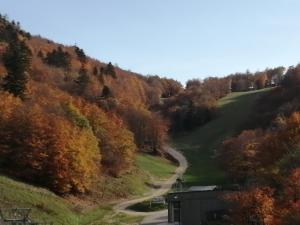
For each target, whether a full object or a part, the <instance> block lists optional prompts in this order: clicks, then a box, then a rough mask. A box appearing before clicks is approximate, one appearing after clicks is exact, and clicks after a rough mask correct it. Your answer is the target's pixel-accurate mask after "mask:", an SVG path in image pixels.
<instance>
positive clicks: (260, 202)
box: [226, 187, 274, 225]
mask: <svg viewBox="0 0 300 225" xmlns="http://www.w3.org/2000/svg"><path fill="white" fill-rule="evenodd" d="M226 199H227V200H228V201H230V202H232V204H233V205H234V206H235V207H233V210H232V212H231V220H232V223H234V224H237V225H253V224H257V225H273V218H274V215H273V214H274V199H273V190H272V189H270V188H268V187H262V188H251V189H250V190H248V191H243V192H237V193H232V194H229V195H227V196H226Z"/></svg>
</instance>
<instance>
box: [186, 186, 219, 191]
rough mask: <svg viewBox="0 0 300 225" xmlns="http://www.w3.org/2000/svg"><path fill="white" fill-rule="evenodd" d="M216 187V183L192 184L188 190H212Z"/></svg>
mask: <svg viewBox="0 0 300 225" xmlns="http://www.w3.org/2000/svg"><path fill="white" fill-rule="evenodd" d="M216 189H217V185H210V186H192V187H190V188H189V189H188V191H214V190H216Z"/></svg>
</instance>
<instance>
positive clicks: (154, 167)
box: [136, 154, 176, 179]
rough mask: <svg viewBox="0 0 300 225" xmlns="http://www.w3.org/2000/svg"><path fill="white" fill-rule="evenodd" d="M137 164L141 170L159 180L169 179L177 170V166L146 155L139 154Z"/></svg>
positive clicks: (162, 159)
mask: <svg viewBox="0 0 300 225" xmlns="http://www.w3.org/2000/svg"><path fill="white" fill-rule="evenodd" d="M136 163H137V166H138V167H139V168H141V169H142V170H144V171H146V172H148V173H149V174H150V175H151V176H153V177H155V178H159V179H166V178H169V177H170V176H172V175H173V174H174V171H175V169H176V166H175V164H172V163H170V161H168V160H166V159H164V158H161V157H156V156H151V155H146V154H139V155H138V156H137V160H136Z"/></svg>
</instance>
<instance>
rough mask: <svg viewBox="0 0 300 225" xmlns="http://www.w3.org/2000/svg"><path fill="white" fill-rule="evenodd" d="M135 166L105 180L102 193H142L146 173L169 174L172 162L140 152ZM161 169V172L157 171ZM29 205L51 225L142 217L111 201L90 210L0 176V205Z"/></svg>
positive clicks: (113, 223) (117, 224)
mask: <svg viewBox="0 0 300 225" xmlns="http://www.w3.org/2000/svg"><path fill="white" fill-rule="evenodd" d="M135 164H136V167H137V168H136V169H135V170H133V172H132V173H131V174H127V175H125V176H124V177H122V178H109V179H108V180H106V185H105V188H104V189H103V191H104V196H105V197H107V198H109V197H110V195H111V196H113V195H116V193H120V192H124V191H127V192H128V193H129V194H130V195H131V196H133V195H142V194H144V193H145V192H146V191H147V190H149V188H148V187H147V185H146V182H149V174H150V175H151V176H153V177H154V178H157V179H162V178H167V177H168V176H171V175H172V173H173V172H174V170H175V168H176V167H175V166H174V165H173V164H172V163H171V162H170V161H167V160H165V159H162V158H159V157H154V156H148V155H144V154H139V155H137V157H136V161H135ZM160 171H161V173H160ZM15 207H17V208H22V207H25V208H32V213H31V216H32V218H33V219H34V220H35V221H48V222H53V223H54V225H92V224H93V225H104V224H105V225H122V224H132V223H137V222H139V221H141V219H142V217H132V216H127V215H125V214H120V213H119V214H115V213H114V212H113V210H112V205H109V204H102V205H101V207H95V208H94V209H92V210H87V209H85V208H84V207H83V206H82V205H80V204H78V205H74V204H71V203H70V202H68V201H67V200H65V199H64V198H61V197H59V196H57V195H55V194H53V193H52V192H50V191H48V190H46V189H43V188H37V187H34V186H31V185H28V184H24V183H22V182H18V181H15V180H13V179H10V178H7V177H5V176H0V208H15Z"/></svg>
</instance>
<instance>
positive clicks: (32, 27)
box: [0, 0, 300, 83]
mask: <svg viewBox="0 0 300 225" xmlns="http://www.w3.org/2000/svg"><path fill="white" fill-rule="evenodd" d="M0 6H1V7H0V12H1V13H2V14H7V15H8V16H9V18H10V19H14V20H16V21H20V22H21V25H22V27H23V28H24V29H25V30H27V31H30V32H31V33H32V34H40V35H42V36H44V37H47V38H49V39H52V40H54V41H56V42H60V43H64V44H68V45H73V44H75V43H76V44H77V45H78V46H80V47H81V48H83V49H84V50H85V52H86V53H87V54H88V55H90V56H92V57H94V58H97V59H99V60H101V61H104V62H109V61H111V62H113V63H117V64H118V65H119V66H120V67H122V68H124V69H130V70H132V71H136V72H139V73H142V74H158V75H161V76H167V77H171V78H174V79H177V80H179V81H181V82H183V83H184V82H185V81H186V80H188V79H191V78H204V77H207V76H224V75H227V74H229V73H233V72H238V71H246V70H247V69H250V70H251V71H256V70H258V69H263V68H265V67H274V66H281V65H283V66H289V65H294V64H297V63H298V62H299V58H300V13H299V9H300V1H299V0H106V1H104V0H85V1H79V0H51V1H41V0H26V1H20V0H0Z"/></svg>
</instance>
